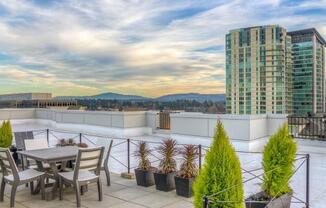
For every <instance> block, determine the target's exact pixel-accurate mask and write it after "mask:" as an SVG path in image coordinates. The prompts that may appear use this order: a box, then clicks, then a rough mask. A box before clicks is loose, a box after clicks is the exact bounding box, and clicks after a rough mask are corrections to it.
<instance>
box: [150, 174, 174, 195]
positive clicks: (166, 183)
mask: <svg viewBox="0 0 326 208" xmlns="http://www.w3.org/2000/svg"><path fill="white" fill-rule="evenodd" d="M175 175H176V172H172V173H168V174H164V173H154V179H155V185H156V189H157V190H160V191H166V192H167V191H172V190H174V189H175V183H174V176H175Z"/></svg>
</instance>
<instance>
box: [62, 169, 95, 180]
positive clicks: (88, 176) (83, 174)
mask: <svg viewBox="0 0 326 208" xmlns="http://www.w3.org/2000/svg"><path fill="white" fill-rule="evenodd" d="M59 175H60V176H61V177H62V178H64V179H65V180H68V181H73V178H74V172H73V171H70V172H61V173H59ZM97 178H98V176H97V175H95V173H92V172H90V171H80V172H79V176H78V181H90V180H94V179H97Z"/></svg>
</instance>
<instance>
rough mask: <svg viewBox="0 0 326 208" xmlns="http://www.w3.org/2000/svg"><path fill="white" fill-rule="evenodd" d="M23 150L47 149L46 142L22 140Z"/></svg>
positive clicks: (42, 140) (44, 140) (43, 140)
mask: <svg viewBox="0 0 326 208" xmlns="http://www.w3.org/2000/svg"><path fill="white" fill-rule="evenodd" d="M24 143H25V150H37V149H46V148H49V144H48V141H47V140H46V139H27V140H24Z"/></svg>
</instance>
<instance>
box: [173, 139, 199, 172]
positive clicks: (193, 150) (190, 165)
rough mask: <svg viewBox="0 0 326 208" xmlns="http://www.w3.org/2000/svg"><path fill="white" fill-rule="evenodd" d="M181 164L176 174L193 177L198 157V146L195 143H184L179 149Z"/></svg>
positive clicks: (196, 170)
mask: <svg viewBox="0 0 326 208" xmlns="http://www.w3.org/2000/svg"><path fill="white" fill-rule="evenodd" d="M180 154H181V155H182V160H183V162H182V164H181V167H180V172H179V174H178V176H179V177H181V178H194V177H196V176H197V174H198V167H197V164H196V160H197V159H198V148H197V147H196V146H195V145H185V146H184V147H183V148H182V149H181V150H180Z"/></svg>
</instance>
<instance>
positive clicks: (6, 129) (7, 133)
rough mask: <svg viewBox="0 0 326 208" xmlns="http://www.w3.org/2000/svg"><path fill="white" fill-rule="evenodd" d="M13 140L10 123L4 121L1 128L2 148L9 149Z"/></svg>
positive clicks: (0, 142)
mask: <svg viewBox="0 0 326 208" xmlns="http://www.w3.org/2000/svg"><path fill="white" fill-rule="evenodd" d="M12 138H13V136H12V129H11V124H10V121H3V122H2V126H1V128H0V147H4V148H9V147H10V146H11V144H12Z"/></svg>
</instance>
